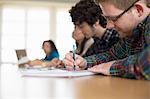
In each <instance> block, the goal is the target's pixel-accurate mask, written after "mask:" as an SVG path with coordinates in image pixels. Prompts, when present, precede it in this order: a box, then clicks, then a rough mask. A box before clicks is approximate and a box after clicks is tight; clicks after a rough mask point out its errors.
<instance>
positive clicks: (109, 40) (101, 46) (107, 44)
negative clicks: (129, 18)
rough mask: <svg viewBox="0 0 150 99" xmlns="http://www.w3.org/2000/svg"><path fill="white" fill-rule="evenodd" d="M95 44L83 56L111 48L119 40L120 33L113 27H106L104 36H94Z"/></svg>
mask: <svg viewBox="0 0 150 99" xmlns="http://www.w3.org/2000/svg"><path fill="white" fill-rule="evenodd" d="M93 39H94V44H93V45H92V46H91V47H90V48H89V49H88V50H87V52H86V53H85V55H84V56H83V57H87V56H90V55H94V54H98V53H100V52H102V51H104V50H105V51H106V50H109V49H110V48H111V46H113V45H114V44H115V43H117V42H118V41H119V34H118V33H117V31H115V30H113V29H106V31H105V33H104V35H103V36H102V38H101V39H100V38H96V37H94V38H93Z"/></svg>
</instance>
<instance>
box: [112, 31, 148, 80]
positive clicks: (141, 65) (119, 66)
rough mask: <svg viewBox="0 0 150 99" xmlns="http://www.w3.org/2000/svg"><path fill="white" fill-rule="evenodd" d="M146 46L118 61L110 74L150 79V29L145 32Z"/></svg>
mask: <svg viewBox="0 0 150 99" xmlns="http://www.w3.org/2000/svg"><path fill="white" fill-rule="evenodd" d="M144 36H145V40H146V47H145V48H144V50H143V51H142V52H141V53H137V54H135V55H132V56H129V57H127V58H125V59H123V60H119V61H116V62H115V63H114V64H113V65H112V66H111V68H110V74H111V75H115V76H120V77H125V78H136V79H146V80H150V30H147V31H146V33H145V35H144Z"/></svg>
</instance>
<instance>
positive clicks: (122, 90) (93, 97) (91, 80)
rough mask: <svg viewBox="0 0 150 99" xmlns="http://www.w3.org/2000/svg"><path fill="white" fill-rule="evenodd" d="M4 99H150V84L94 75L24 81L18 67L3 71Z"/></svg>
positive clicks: (8, 66)
mask: <svg viewBox="0 0 150 99" xmlns="http://www.w3.org/2000/svg"><path fill="white" fill-rule="evenodd" d="M0 72H1V74H0V84H1V86H0V89H1V90H0V99H150V81H144V80H131V79H124V78H117V77H110V76H102V75H94V76H86V77H77V78H71V77H68V78H49V77H42V78H41V77H22V76H21V75H20V73H19V72H18V66H17V65H11V64H3V65H1V67H0Z"/></svg>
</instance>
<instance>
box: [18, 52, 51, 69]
mask: <svg viewBox="0 0 150 99" xmlns="http://www.w3.org/2000/svg"><path fill="white" fill-rule="evenodd" d="M15 51H16V55H17V59H18V66H19V67H25V68H28V69H53V67H43V66H41V65H35V66H29V65H28V64H27V63H28V62H29V61H30V60H29V58H28V56H27V52H26V50H25V49H17V50H15Z"/></svg>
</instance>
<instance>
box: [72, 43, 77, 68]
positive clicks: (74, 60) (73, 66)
mask: <svg viewBox="0 0 150 99" xmlns="http://www.w3.org/2000/svg"><path fill="white" fill-rule="evenodd" d="M73 60H74V62H73V70H75V69H76V66H75V45H73Z"/></svg>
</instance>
